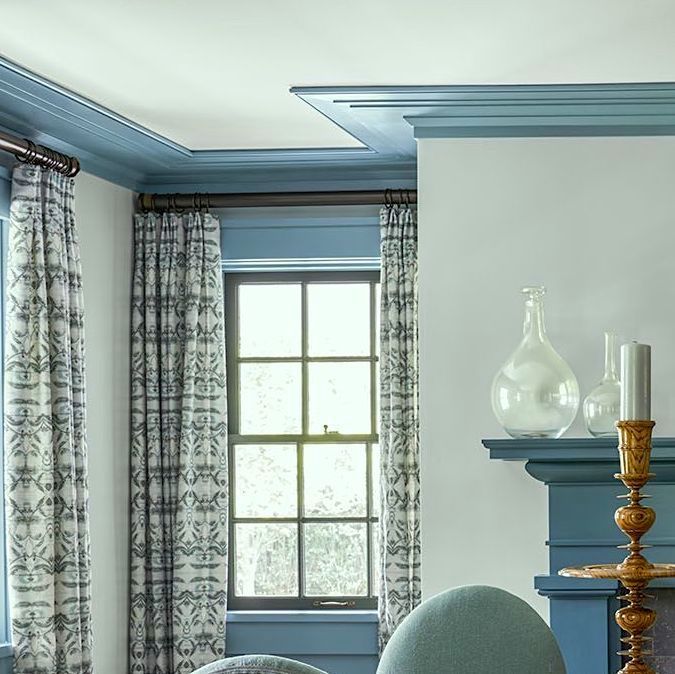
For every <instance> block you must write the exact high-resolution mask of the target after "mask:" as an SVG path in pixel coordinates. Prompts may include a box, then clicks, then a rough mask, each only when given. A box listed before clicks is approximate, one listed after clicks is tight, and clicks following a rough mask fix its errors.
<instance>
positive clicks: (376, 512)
mask: <svg viewBox="0 0 675 674" xmlns="http://www.w3.org/2000/svg"><path fill="white" fill-rule="evenodd" d="M372 452H373V454H372V457H371V466H370V467H371V476H372V477H371V481H370V485H371V488H372V496H371V498H372V500H373V517H379V516H380V445H373V448H372Z"/></svg>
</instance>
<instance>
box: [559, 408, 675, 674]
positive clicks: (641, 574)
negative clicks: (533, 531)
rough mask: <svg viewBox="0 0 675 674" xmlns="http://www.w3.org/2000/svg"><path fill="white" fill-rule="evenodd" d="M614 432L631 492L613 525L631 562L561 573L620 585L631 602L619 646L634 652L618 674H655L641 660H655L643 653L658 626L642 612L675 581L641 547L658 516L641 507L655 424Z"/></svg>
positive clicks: (674, 571) (674, 570) (619, 618)
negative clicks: (662, 586)
mask: <svg viewBox="0 0 675 674" xmlns="http://www.w3.org/2000/svg"><path fill="white" fill-rule="evenodd" d="M616 426H617V428H618V430H619V460H620V465H621V472H620V473H617V474H616V475H615V476H614V477H615V478H617V479H618V480H621V481H622V482H623V483H624V484H625V485H626V487H627V488H628V489H629V490H630V492H629V493H628V494H626V497H625V498H627V499H628V505H625V506H621V507H620V508H618V509H617V511H616V512H615V513H614V521H615V522H616V524H617V526H618V527H619V528H620V529H621V531H623V532H624V533H625V534H626V536H628V538H629V539H630V543H628V545H623V546H621V547H622V548H626V549H627V550H628V556H627V557H626V558H625V559H624V560H623V562H621V563H620V564H591V565H588V566H578V567H568V568H566V569H561V570H560V571H559V573H560V575H561V576H571V577H574V578H612V579H616V580H618V581H620V582H621V584H622V585H623V586H624V587H625V588H626V590H628V592H627V593H626V594H624V595H622V596H621V597H620V599H621V600H622V601H625V602H628V606H624V607H622V608H620V609H619V610H618V611H617V612H616V613H615V614H614V617H615V620H616V622H617V624H618V625H619V627H620V628H621V629H622V630H624V631H625V632H628V635H629V636H627V637H622V638H621V641H623V642H624V643H626V644H629V646H630V647H629V648H628V650H625V651H620V653H619V654H620V655H625V656H628V658H629V660H628V663H627V664H626V666H625V667H624V668H623V669H621V670H620V671H619V673H618V674H655V672H654V670H653V669H652V668H651V667H650V666H649V665H647V664H646V663H645V662H644V660H643V656H645V655H650V654H651V652H649V651H645V649H644V645H645V643H646V642H648V641H650V639H649V638H648V637H645V636H644V633H645V632H646V631H647V630H649V629H650V628H651V627H652V626H653V625H654V622H655V621H656V611H654V610H653V609H650V608H646V607H645V606H644V600H645V598H646V595H645V589H646V588H647V585H649V583H650V581H652V580H654V579H655V578H672V577H675V564H651V563H650V562H648V561H647V559H646V558H645V557H644V556H643V555H642V550H644V548H645V546H644V545H642V543H641V542H640V540H641V538H642V536H644V535H645V533H647V531H649V529H651V527H652V525H653V524H654V522H655V520H656V513H655V512H654V510H653V509H652V508H649V507H647V506H644V505H642V504H641V500H642V499H643V498H645V496H643V495H642V494H641V493H640V489H642V487H644V486H645V484H646V483H647V482H648V481H649V479H650V478H651V477H653V473H650V472H649V460H650V455H651V450H652V429H653V428H654V422H653V421H619V422H617V424H616Z"/></svg>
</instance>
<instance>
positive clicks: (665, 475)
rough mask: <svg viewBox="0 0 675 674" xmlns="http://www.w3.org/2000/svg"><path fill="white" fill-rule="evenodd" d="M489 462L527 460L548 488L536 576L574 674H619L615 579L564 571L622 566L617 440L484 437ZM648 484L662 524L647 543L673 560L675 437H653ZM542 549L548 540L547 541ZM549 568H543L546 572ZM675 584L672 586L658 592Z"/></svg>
mask: <svg viewBox="0 0 675 674" xmlns="http://www.w3.org/2000/svg"><path fill="white" fill-rule="evenodd" d="M483 445H484V446H485V447H486V448H487V449H488V450H489V455H490V459H497V460H501V461H522V462H524V463H525V470H526V471H527V473H528V474H529V475H531V476H532V477H533V478H535V479H536V480H539V481H540V482H543V483H544V484H546V485H547V487H548V514H549V524H548V527H549V530H548V540H547V541H546V545H547V546H548V550H549V571H548V574H542V575H540V576H537V577H535V579H534V584H535V587H536V588H537V590H538V591H539V593H540V594H542V595H544V596H545V597H548V598H549V600H550V609H551V627H552V628H553V631H554V632H555V634H556V637H557V639H558V642H559V643H560V646H561V649H562V651H563V654H564V656H565V661H566V664H567V672H568V674H591V673H592V674H613V673H614V672H616V671H617V670H618V669H619V668H620V667H621V663H620V661H619V658H618V657H617V656H616V654H615V653H616V651H617V650H619V633H618V628H617V627H616V625H615V623H614V619H613V613H614V611H615V610H616V609H617V608H619V602H618V600H617V596H618V594H619V586H618V583H616V582H615V581H606V580H583V579H576V578H563V577H561V576H559V575H558V570H559V569H561V568H563V567H565V566H578V565H580V564H601V563H605V562H619V561H621V559H623V557H624V556H625V554H626V552H625V550H619V549H617V546H619V545H623V544H625V543H626V542H627V539H625V537H624V536H623V534H622V533H621V532H620V531H619V529H618V528H617V527H616V525H615V524H614V511H615V509H616V508H617V506H618V502H617V497H618V496H621V495H622V494H625V493H626V489H625V487H624V486H623V485H622V484H621V483H620V482H618V480H616V479H614V474H615V473H616V472H618V470H619V455H618V450H617V438H613V437H612V438H561V439H559V440H545V439H522V440H521V439H518V440H512V439H494V440H492V439H491V440H483ZM651 470H652V472H653V473H655V477H654V478H653V479H652V481H651V482H650V483H649V484H648V485H647V493H649V494H651V496H652V498H651V499H650V502H649V505H650V506H652V507H653V508H654V509H655V510H656V515H657V517H656V523H655V525H654V527H653V528H652V530H651V531H650V532H649V533H648V534H647V535H646V536H645V538H644V542H645V543H646V544H648V545H651V546H653V547H652V548H651V549H650V550H648V551H647V553H646V554H647V557H648V558H649V559H650V560H651V561H654V562H673V561H675V488H674V486H675V438H654V441H653V450H652V461H651ZM542 544H543V541H542ZM543 571H544V569H542V572H543ZM659 586H660V587H675V585H674V584H673V582H672V581H663V582H662V583H660V584H659V583H655V584H654V587H656V588H658V587H659Z"/></svg>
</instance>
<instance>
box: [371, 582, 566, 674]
mask: <svg viewBox="0 0 675 674" xmlns="http://www.w3.org/2000/svg"><path fill="white" fill-rule="evenodd" d="M377 674H565V665H564V663H563V659H562V655H561V654H560V649H559V648H558V644H557V642H556V640H555V637H554V636H553V633H552V632H551V630H550V628H549V626H548V625H547V624H546V623H545V622H544V621H543V620H542V618H541V617H540V616H539V614H538V613H537V612H536V611H535V610H534V609H533V608H532V607H531V606H529V605H528V604H527V603H526V602H524V601H523V600H522V599H519V598H518V597H515V596H514V595H512V594H509V593H508V592H506V591H504V590H500V589H498V588H496V587H487V586H483V585H473V586H468V587H459V588H456V589H454V590H448V591H447V592H443V593H441V594H439V595H436V596H435V597H432V598H431V599H429V600H427V601H425V602H424V603H423V604H421V605H420V606H418V607H417V608H416V609H415V610H414V611H413V612H412V613H411V614H410V615H409V616H408V617H407V618H406V619H405V620H404V621H403V622H402V623H401V625H399V627H398V629H397V630H396V631H395V632H394V634H393V636H392V637H391V639H390V640H389V643H388V644H387V647H386V648H385V649H384V653H383V654H382V658H381V660H380V666H379V667H378V668H377Z"/></svg>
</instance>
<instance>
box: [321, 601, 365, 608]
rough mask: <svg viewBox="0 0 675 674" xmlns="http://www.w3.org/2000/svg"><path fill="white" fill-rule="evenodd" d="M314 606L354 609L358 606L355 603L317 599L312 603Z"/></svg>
mask: <svg viewBox="0 0 675 674" xmlns="http://www.w3.org/2000/svg"><path fill="white" fill-rule="evenodd" d="M312 606H317V607H320V608H354V607H355V606H356V602H355V601H324V600H320V599H317V600H316V601H314V602H312Z"/></svg>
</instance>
